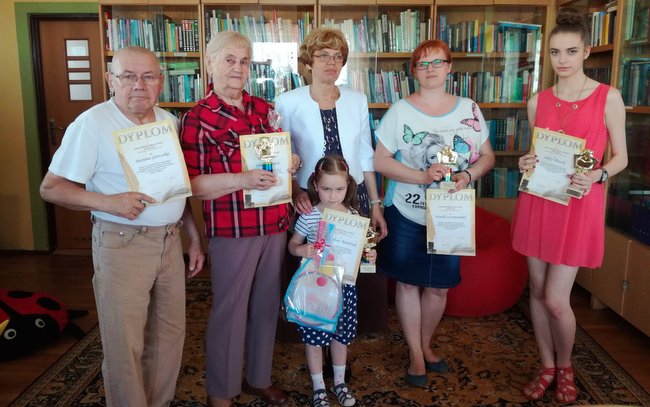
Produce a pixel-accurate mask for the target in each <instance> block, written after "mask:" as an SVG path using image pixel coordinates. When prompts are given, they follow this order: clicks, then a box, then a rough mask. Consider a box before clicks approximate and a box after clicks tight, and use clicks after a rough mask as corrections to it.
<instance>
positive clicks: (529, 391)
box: [524, 366, 555, 400]
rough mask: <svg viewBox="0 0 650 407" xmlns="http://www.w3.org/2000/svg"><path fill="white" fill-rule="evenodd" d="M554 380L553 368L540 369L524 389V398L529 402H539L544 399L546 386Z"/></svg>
mask: <svg viewBox="0 0 650 407" xmlns="http://www.w3.org/2000/svg"><path fill="white" fill-rule="evenodd" d="M553 379H555V368H554V367H543V366H542V367H540V368H539V371H538V372H537V376H536V377H535V378H534V379H533V380H532V381H531V382H530V383H528V384H527V385H526V386H525V387H524V396H526V397H527V398H528V399H529V400H539V399H541V398H542V397H544V393H545V392H546V389H547V388H548V386H550V385H551V383H553Z"/></svg>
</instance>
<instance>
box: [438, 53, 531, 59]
mask: <svg viewBox="0 0 650 407" xmlns="http://www.w3.org/2000/svg"><path fill="white" fill-rule="evenodd" d="M513 56H514V57H515V58H518V59H522V58H530V56H531V55H530V53H529V52H487V53H485V52H452V53H451V58H452V59H471V58H479V59H482V58H488V59H503V58H506V57H508V58H512V57H513Z"/></svg>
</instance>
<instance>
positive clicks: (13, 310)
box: [0, 289, 87, 361]
mask: <svg viewBox="0 0 650 407" xmlns="http://www.w3.org/2000/svg"><path fill="white" fill-rule="evenodd" d="M86 314H87V311H69V310H67V309H66V307H65V306H64V305H63V304H62V303H61V302H60V301H58V300H57V299H55V298H53V297H52V296H50V295H47V294H44V293H33V292H29V291H18V290H6V289H0V361H4V360H10V359H15V358H18V357H21V356H24V355H27V354H29V353H31V352H33V351H35V350H36V349H39V348H41V347H43V346H45V345H47V344H48V343H50V342H52V341H53V340H54V339H56V338H57V337H58V336H59V334H61V333H62V332H66V333H70V334H71V335H73V336H74V337H75V338H77V339H81V338H82V337H83V335H84V332H83V331H82V330H81V328H79V327H78V326H77V325H75V324H74V323H72V322H70V317H76V316H82V315H86Z"/></svg>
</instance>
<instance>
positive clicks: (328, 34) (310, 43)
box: [298, 28, 349, 66]
mask: <svg viewBox="0 0 650 407" xmlns="http://www.w3.org/2000/svg"><path fill="white" fill-rule="evenodd" d="M325 48H330V49H336V50H339V51H341V54H343V65H345V63H346V62H347V61H348V52H349V48H348V42H347V41H346V40H345V36H344V35H343V33H342V32H341V31H340V30H333V29H331V28H317V29H315V30H311V32H310V33H309V34H308V35H307V36H306V37H305V40H304V41H303V42H302V45H301V46H300V51H299V52H298V59H300V62H302V63H303V64H305V65H310V66H311V65H312V63H313V62H314V59H313V58H312V55H313V54H314V52H316V51H320V50H322V49H325Z"/></svg>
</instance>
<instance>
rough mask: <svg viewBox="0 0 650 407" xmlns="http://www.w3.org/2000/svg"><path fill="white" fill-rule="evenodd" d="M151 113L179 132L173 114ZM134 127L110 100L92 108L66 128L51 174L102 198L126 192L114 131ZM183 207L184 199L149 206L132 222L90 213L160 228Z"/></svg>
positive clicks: (172, 220) (175, 218)
mask: <svg viewBox="0 0 650 407" xmlns="http://www.w3.org/2000/svg"><path fill="white" fill-rule="evenodd" d="M154 112H155V114H156V121H158V120H166V119H171V120H172V121H173V122H174V125H175V126H176V129H178V119H176V117H175V116H174V115H172V114H171V113H169V112H167V111H166V110H164V109H161V108H159V107H154ZM135 126H137V124H135V123H133V122H132V121H131V120H129V119H128V118H127V117H126V116H125V115H124V114H123V113H122V112H121V111H120V110H119V109H118V107H117V105H116V104H115V102H114V101H113V99H111V100H109V101H107V102H104V103H100V104H98V105H96V106H93V107H92V108H90V109H88V110H86V111H85V112H83V113H82V114H81V115H79V117H77V119H75V121H74V122H72V123H71V124H70V126H68V129H67V130H66V132H65V136H64V137H63V141H62V142H61V147H59V149H58V150H57V151H56V153H55V154H54V157H53V158H52V163H51V164H50V167H49V170H50V172H51V173H53V174H55V175H58V176H60V177H64V178H67V179H68V180H70V181H73V182H77V183H80V184H85V185H86V190H88V191H92V192H98V193H100V194H104V195H113V194H118V193H122V192H127V191H129V187H128V184H127V182H126V177H125V176H124V170H123V169H122V165H121V164H120V159H119V157H118V154H117V149H116V147H115V142H114V141H113V131H114V130H120V129H125V128H129V127H135ZM184 208H185V199H178V200H174V201H171V202H166V203H162V204H156V205H148V206H147V207H146V208H145V210H144V211H142V213H141V214H140V216H138V217H137V218H136V219H135V220H132V221H131V220H128V219H126V218H123V217H119V216H115V215H112V214H110V213H106V212H100V211H92V214H93V215H95V216H96V217H97V218H99V219H103V220H106V221H110V222H116V223H122V224H131V225H146V226H163V225H167V224H171V223H176V222H178V220H179V219H180V218H181V215H182V214H183V209H184Z"/></svg>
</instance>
